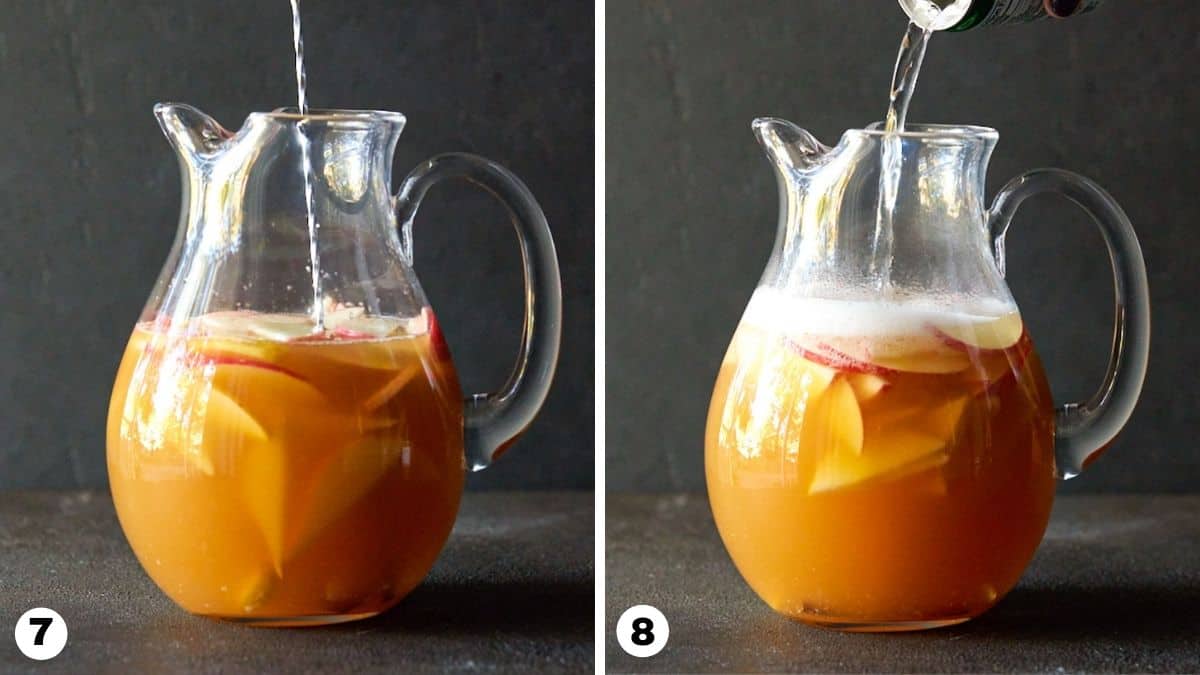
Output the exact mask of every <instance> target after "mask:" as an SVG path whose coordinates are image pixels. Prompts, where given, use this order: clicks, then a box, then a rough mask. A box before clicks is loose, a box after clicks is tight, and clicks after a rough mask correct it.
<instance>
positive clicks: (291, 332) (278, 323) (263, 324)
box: [247, 314, 316, 342]
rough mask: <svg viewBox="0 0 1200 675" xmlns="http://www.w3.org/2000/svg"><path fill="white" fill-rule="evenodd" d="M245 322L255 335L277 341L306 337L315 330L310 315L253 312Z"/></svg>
mask: <svg viewBox="0 0 1200 675" xmlns="http://www.w3.org/2000/svg"><path fill="white" fill-rule="evenodd" d="M247 324H248V327H249V329H250V333H251V334H252V335H254V336H255V337H260V338H265V339H267V340H275V341H277V342H287V341H289V340H295V339H297V338H303V337H308V336H310V335H312V334H313V331H314V330H316V324H315V323H313V320H312V317H308V316H302V315H299V314H254V315H251V316H250V318H249V319H248V320H247Z"/></svg>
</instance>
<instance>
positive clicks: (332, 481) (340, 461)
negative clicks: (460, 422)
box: [285, 427, 412, 557]
mask: <svg viewBox="0 0 1200 675" xmlns="http://www.w3.org/2000/svg"><path fill="white" fill-rule="evenodd" d="M407 440H408V439H407V431H406V430H404V429H403V428H399V427H398V428H393V429H389V430H386V431H383V432H379V433H373V434H368V435H366V436H363V437H361V438H359V439H358V440H357V441H354V442H352V443H351V444H350V445H348V446H346V447H344V448H342V449H340V450H338V451H337V452H336V453H334V454H333V455H331V456H330V457H329V459H328V460H326V461H325V462H324V464H322V465H321V466H320V467H319V468H318V469H317V470H316V474H315V475H316V478H315V482H314V483H313V486H312V490H311V491H310V492H309V494H308V496H307V498H305V499H304V502H303V507H302V508H301V510H300V512H299V513H298V514H297V516H298V517H296V518H295V519H294V520H293V521H292V522H293V524H294V527H293V528H292V531H291V532H290V533H289V536H288V539H287V546H286V548H285V556H287V557H291V556H294V555H296V554H297V553H299V552H300V551H302V550H303V549H304V548H305V547H306V546H307V545H308V544H309V543H310V542H311V541H312V540H313V539H314V538H315V537H316V536H317V535H319V534H320V533H321V532H323V531H324V530H325V529H326V528H327V527H329V525H330V524H331V523H334V522H335V521H337V519H338V518H340V517H341V516H342V514H344V513H345V512H346V511H347V510H349V509H350V508H351V507H352V506H354V504H355V503H357V502H358V500H360V499H362V498H363V497H364V496H366V494H367V492H369V491H370V490H371V488H372V487H374V486H375V484H376V483H377V482H379V480H380V479H381V478H383V476H384V475H386V474H387V472H388V471H389V470H391V469H392V467H394V466H395V465H396V464H397V462H398V461H400V459H401V456H402V455H406V456H407V455H408V453H411V452H412V449H411V448H410V447H409V445H408V442H407Z"/></svg>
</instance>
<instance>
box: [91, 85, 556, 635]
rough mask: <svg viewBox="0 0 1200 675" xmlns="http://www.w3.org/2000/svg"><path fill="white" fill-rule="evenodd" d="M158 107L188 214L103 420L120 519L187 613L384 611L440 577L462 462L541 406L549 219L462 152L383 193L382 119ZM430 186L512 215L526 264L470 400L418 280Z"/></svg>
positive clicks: (549, 334)
mask: <svg viewBox="0 0 1200 675" xmlns="http://www.w3.org/2000/svg"><path fill="white" fill-rule="evenodd" d="M155 114H156V116H157V117H158V120H159V123H160V125H161V126H162V129H163V131H164V133H165V134H166V136H167V138H168V139H169V140H170V142H171V144H172V145H173V147H174V148H175V150H176V151H177V153H178V155H179V163H180V167H181V171H182V174H183V208H182V213H181V216H180V223H179V230H178V234H177V236H176V239H175V243H174V247H173V248H172V249H171V252H170V254H169V256H168V258H167V262H166V264H165V265H164V267H163V270H162V273H161V275H160V276H159V279H158V282H157V284H156V285H155V287H154V290H153V292H152V293H151V296H150V300H149V301H148V302H147V304H146V307H145V310H144V311H143V313H142V316H141V319H140V321H139V323H138V324H137V326H136V327H135V328H134V331H133V335H132V337H131V338H130V340H129V344H128V347H127V348H126V351H125V355H124V358H123V359H122V361H121V365H120V370H119V372H118V374H117V378H116V384H115V386H114V388H113V394H112V400H111V404H110V408H109V416H108V430H107V436H108V472H109V481H110V484H111V487H112V494H113V500H114V502H115V504H116V510H117V515H118V516H119V518H120V521H121V526H122V528H123V529H124V532H125V535H126V537H127V538H128V540H129V543H130V545H131V546H132V547H133V550H134V553H136V554H137V557H138V559H139V560H140V561H141V563H142V566H143V567H144V568H145V569H146V572H147V573H148V574H149V575H150V577H151V578H152V579H153V580H154V581H155V583H156V584H158V586H159V587H160V588H161V589H162V590H163V591H164V592H165V593H166V594H167V595H168V596H170V597H171V599H172V600H174V601H175V602H176V603H178V604H179V605H180V606H182V607H183V608H184V609H186V610H188V611H190V612H193V613H196V614H203V615H207V616H212V617H218V618H223V619H231V620H236V621H242V622H247V623H255V624H260V625H313V624H323V623H333V622H338V621H348V620H353V619H359V618H363V617H368V616H371V615H374V614H377V613H379V612H381V611H383V610H385V609H387V608H388V607H390V606H392V605H394V604H395V603H396V602H398V601H399V600H400V599H401V598H402V597H404V595H405V594H407V593H408V592H409V591H411V590H412V589H413V588H414V587H415V586H416V585H417V584H418V583H419V582H420V581H421V579H422V578H423V577H424V576H425V575H426V573H428V571H429V570H430V568H431V567H432V566H433V562H434V558H435V557H436V556H437V555H438V553H439V551H440V550H441V547H442V545H443V544H444V543H445V541H446V538H447V536H448V535H449V533H450V528H451V525H452V524H453V522H454V519H455V515H456V513H457V510H458V504H459V498H460V496H461V493H462V490H463V482H464V472H465V469H467V468H469V469H472V470H477V469H482V468H484V467H486V466H488V464H489V463H491V461H492V460H493V459H495V458H496V457H497V456H498V455H499V454H500V453H501V452H502V451H503V450H504V449H505V448H506V447H507V446H508V445H509V444H510V443H512V442H513V441H514V440H515V439H516V437H517V436H518V435H519V434H520V433H521V432H522V431H523V430H524V429H525V427H526V426H527V425H528V424H529V423H530V421H531V420H532V419H533V417H534V415H535V414H536V413H537V411H538V409H539V407H540V406H541V404H542V402H543V400H544V399H545V397H546V393H547V390H548V389H549V386H550V381H551V379H552V377H553V373H554V368H555V363H556V361H557V358H558V346H559V333H560V324H561V295H560V286H559V275H558V263H557V260H556V257H555V252H554V243H553V241H552V239H551V236H550V231H549V229H548V227H547V224H546V219H545V216H544V215H543V214H542V211H541V208H540V207H539V206H538V204H537V202H536V201H534V199H533V197H532V195H530V193H529V191H528V190H527V189H526V188H525V186H524V185H523V184H522V183H521V182H520V181H519V180H518V179H517V178H516V177H514V176H513V175H512V174H511V173H509V172H508V171H506V170H505V169H503V168H501V167H500V166H498V165H496V164H494V163H492V162H490V161H488V160H485V159H482V158H479V157H475V156H472V155H463V154H451V155H442V156H438V157H435V158H433V159H431V160H429V161H427V162H425V163H423V164H421V165H420V166H418V167H417V168H416V169H415V170H414V171H413V172H412V173H411V174H409V176H408V177H407V178H406V179H405V180H404V182H403V183H402V184H401V188H400V191H399V193H398V194H397V195H396V196H395V197H393V196H391V195H390V194H389V185H390V183H391V164H392V152H393V150H394V148H395V146H396V141H397V139H398V137H399V135H400V132H401V130H402V128H403V126H404V116H403V115H400V114H398V113H392V112H382V111H350V110H330V111H314V112H311V113H310V114H307V115H300V114H297V113H295V112H293V111H291V110H289V109H280V110H277V111H275V112H271V113H253V114H251V115H250V116H249V118H248V119H247V120H246V123H245V124H244V126H243V127H242V129H241V130H240V131H238V132H237V133H236V134H234V133H231V132H228V131H226V130H225V129H223V128H221V126H220V125H219V124H217V123H216V122H215V121H214V120H212V119H211V118H209V117H208V116H206V115H204V114H203V113H201V112H200V111H198V110H196V109H195V108H191V107H189V106H186V105H178V104H160V105H158V106H156V107H155ZM310 162H311V163H310ZM306 167H309V169H307V170H306ZM444 178H464V179H467V180H469V181H471V182H473V183H475V184H477V185H479V186H480V187H482V188H483V189H485V190H488V191H489V192H491V193H492V194H493V195H495V196H497V197H498V198H499V199H500V201H502V202H504V204H505V205H506V206H507V208H508V210H509V213H510V216H511V219H512V222H513V224H514V226H515V227H516V232H517V239H518V240H519V242H520V247H521V254H522V260H523V261H524V273H525V289H526V292H525V301H526V304H525V319H524V330H523V333H522V341H521V347H520V354H519V356H518V359H517V365H516V368H515V369H514V370H513V373H512V375H511V376H510V378H509V380H508V382H507V383H506V384H505V385H504V386H503V387H502V388H501V390H500V391H499V392H496V393H491V394H477V395H475V396H471V397H468V398H466V399H465V400H464V399H463V397H462V394H461V392H460V389H459V384H458V378H457V376H456V374H455V370H454V366H453V364H452V362H451V359H450V353H449V350H448V349H447V346H446V343H445V341H444V340H443V338H442V334H441V331H440V329H439V327H438V323H437V320H436V318H435V315H434V313H433V310H432V309H431V308H430V307H429V303H428V302H427V301H426V299H425V295H424V293H423V292H422V290H421V285H420V284H419V283H418V282H417V278H416V276H415V274H414V273H413V269H412V255H413V249H412V231H411V230H412V223H413V218H414V217H415V215H416V212H417V208H418V206H419V205H420V203H421V200H422V198H423V196H424V195H425V193H426V191H427V190H428V189H429V188H430V187H431V186H432V185H433V184H434V183H436V182H438V181H440V180H442V179H444ZM310 225H311V228H310ZM314 233H315V236H313V234H314Z"/></svg>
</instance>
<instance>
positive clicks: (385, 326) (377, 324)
mask: <svg viewBox="0 0 1200 675" xmlns="http://www.w3.org/2000/svg"><path fill="white" fill-rule="evenodd" d="M406 325H407V322H401V321H400V320H399V319H395V318H392V317H387V316H357V317H354V318H351V319H346V320H345V321H343V322H341V323H340V324H338V325H337V326H336V328H334V334H335V335H336V334H338V332H339V331H340V332H341V333H343V334H349V335H360V336H364V337H366V338H375V339H379V338H385V337H389V336H392V335H397V334H399V333H402V332H404V329H405V327H406Z"/></svg>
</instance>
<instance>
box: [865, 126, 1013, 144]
mask: <svg viewBox="0 0 1200 675" xmlns="http://www.w3.org/2000/svg"><path fill="white" fill-rule="evenodd" d="M851 134H853V135H857V136H868V137H871V138H882V137H884V136H898V137H900V138H907V139H912V140H916V141H934V140H955V141H972V140H980V141H995V140H997V139H998V138H1000V132H998V131H996V130H995V129H993V128H991V127H985V126H980V125H975V124H933V123H922V122H915V123H909V124H907V125H906V126H905V128H904V131H884V129H883V122H872V123H871V124H869V125H867V126H866V127H865V128H863V129H847V130H846V135H851Z"/></svg>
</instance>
